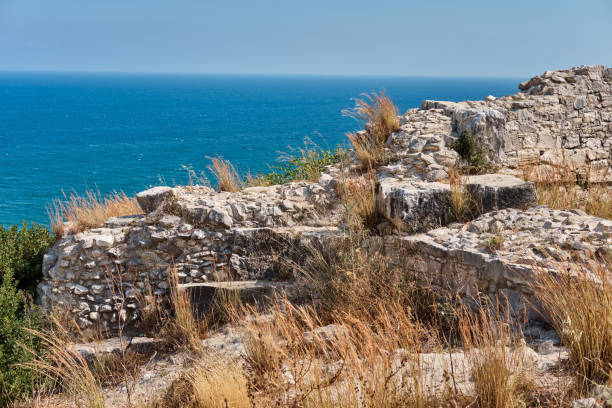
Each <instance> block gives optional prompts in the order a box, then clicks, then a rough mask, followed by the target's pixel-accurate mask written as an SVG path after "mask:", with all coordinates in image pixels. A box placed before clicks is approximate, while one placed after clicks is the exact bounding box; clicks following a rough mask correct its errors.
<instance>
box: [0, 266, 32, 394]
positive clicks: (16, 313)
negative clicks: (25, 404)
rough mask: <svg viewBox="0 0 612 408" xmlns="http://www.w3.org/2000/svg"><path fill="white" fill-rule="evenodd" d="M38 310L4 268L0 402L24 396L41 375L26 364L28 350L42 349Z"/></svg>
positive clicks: (0, 292) (0, 304)
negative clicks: (34, 331) (38, 331)
mask: <svg viewBox="0 0 612 408" xmlns="http://www.w3.org/2000/svg"><path fill="white" fill-rule="evenodd" d="M41 326H42V313H41V311H40V310H39V308H38V307H36V306H33V305H32V303H31V302H30V300H29V299H28V297H27V296H26V295H25V294H24V292H23V291H21V290H19V289H18V288H17V286H16V281H15V279H14V278H13V270H12V269H10V268H9V269H6V270H4V273H3V276H2V286H0V405H1V406H5V405H6V404H7V403H9V402H10V401H14V400H16V399H19V398H25V397H27V396H28V395H30V394H31V393H32V391H34V389H35V387H36V386H37V385H39V384H40V382H41V376H40V375H39V374H38V373H37V371H36V370H34V369H32V368H31V367H29V366H28V364H29V363H31V362H32V361H33V359H34V357H33V354H32V353H31V351H34V352H39V351H40V350H41V349H42V343H41V341H40V338H39V337H38V336H36V335H35V334H33V332H32V331H33V330H40V328H41Z"/></svg>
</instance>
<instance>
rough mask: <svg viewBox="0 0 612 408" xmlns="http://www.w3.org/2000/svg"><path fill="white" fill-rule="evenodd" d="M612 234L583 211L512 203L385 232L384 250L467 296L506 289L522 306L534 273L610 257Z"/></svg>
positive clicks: (605, 223) (610, 223) (516, 304)
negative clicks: (438, 223)
mask: <svg viewBox="0 0 612 408" xmlns="http://www.w3.org/2000/svg"><path fill="white" fill-rule="evenodd" d="M611 233H612V221H610V220H604V219H601V218H597V217H593V216H590V215H587V214H585V213H584V212H582V211H580V210H571V211H561V210H551V209H548V208H546V207H537V208H532V209H530V210H527V211H521V210H517V209H505V210H501V211H493V212H489V213H486V214H484V215H482V216H480V217H479V218H477V219H475V220H473V221H471V222H469V223H467V224H458V223H455V224H453V225H451V226H448V227H443V228H438V229H434V230H431V231H429V232H427V233H424V234H417V235H410V236H397V235H395V236H388V237H385V238H384V250H385V253H386V254H387V255H388V256H389V257H390V258H391V259H393V260H394V261H395V263H396V264H397V265H400V266H401V267H403V268H406V269H407V270H409V271H413V272H417V274H418V276H421V278H422V279H423V280H424V281H427V282H428V283H430V284H434V285H436V286H439V287H441V288H445V289H447V290H449V291H450V292H452V293H453V294H455V295H459V296H461V297H462V298H463V299H468V300H470V299H471V300H473V301H476V300H477V298H478V296H479V295H481V294H486V295H489V296H491V297H495V296H498V295H501V296H503V297H504V298H507V299H508V300H509V301H510V303H511V304H512V305H513V306H514V308H515V309H519V308H520V307H521V306H523V305H525V300H528V301H532V303H533V301H534V299H532V290H531V287H530V283H531V282H532V279H531V277H532V276H533V274H534V273H544V272H546V271H552V270H555V269H562V268H565V267H567V263H568V262H576V261H580V262H582V263H584V265H587V266H588V265H589V263H590V262H594V261H595V262H596V261H597V260H602V259H606V257H608V256H609V248H610V245H612V234H611ZM536 317H541V316H536Z"/></svg>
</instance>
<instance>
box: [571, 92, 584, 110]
mask: <svg viewBox="0 0 612 408" xmlns="http://www.w3.org/2000/svg"><path fill="white" fill-rule="evenodd" d="M586 105H587V100H586V96H583V95H581V96H578V97H577V98H576V100H575V101H574V109H583V108H585V107H586Z"/></svg>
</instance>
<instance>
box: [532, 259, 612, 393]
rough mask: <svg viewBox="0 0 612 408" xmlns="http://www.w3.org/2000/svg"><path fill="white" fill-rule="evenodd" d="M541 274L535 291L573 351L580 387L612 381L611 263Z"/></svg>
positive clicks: (557, 267)
mask: <svg viewBox="0 0 612 408" xmlns="http://www.w3.org/2000/svg"><path fill="white" fill-rule="evenodd" d="M554 269H555V272H554V273H551V272H550V271H548V270H541V271H538V273H537V274H536V277H535V280H534V283H533V289H534V292H535V296H536V299H537V300H538V301H539V303H540V304H541V306H542V308H543V310H544V313H545V316H548V317H549V318H550V319H551V321H552V323H553V325H554V327H555V329H556V330H557V332H558V333H559V335H560V336H561V341H562V342H563V344H564V345H565V346H566V347H567V349H568V351H569V358H570V362H571V364H572V366H573V371H574V373H575V375H576V377H577V380H578V383H579V385H580V386H581V387H582V388H583V389H588V388H589V387H590V386H592V385H593V384H608V383H609V382H610V381H611V380H612V377H611V376H612V282H611V280H610V272H611V269H610V263H609V260H607V261H604V262H601V263H594V264H591V265H590V266H585V265H579V264H573V263H571V264H569V265H565V264H557V265H555V266H554Z"/></svg>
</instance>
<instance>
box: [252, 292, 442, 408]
mask: <svg viewBox="0 0 612 408" xmlns="http://www.w3.org/2000/svg"><path fill="white" fill-rule="evenodd" d="M371 316H377V318H376V319H373V320H370V319H363V318H362V317H360V316H356V315H352V314H349V313H344V312H342V311H339V312H338V313H337V315H336V317H335V321H334V324H335V325H334V326H329V327H328V328H327V330H317V328H319V327H321V325H322V320H321V319H320V317H319V316H318V313H317V312H316V310H315V309H313V308H311V307H299V306H295V305H292V304H291V303H289V302H288V301H287V300H286V299H283V300H280V301H279V303H277V304H276V305H275V306H274V307H273V309H272V311H271V316H270V317H268V318H265V317H264V316H257V315H256V316H253V317H252V318H251V319H250V320H249V324H248V329H249V333H250V334H249V336H250V340H249V341H248V342H247V347H246V354H247V365H248V367H249V368H250V369H251V370H253V373H254V374H253V376H252V381H254V382H253V383H252V384H253V386H254V390H255V393H254V395H255V402H256V404H255V405H256V406H267V405H266V403H269V402H270V401H277V402H279V404H280V405H279V406H305V407H322V406H329V407H332V406H333V407H382V408H386V407H389V408H391V407H400V406H401V407H425V406H435V405H434V404H431V402H432V401H433V400H434V397H433V396H431V395H428V394H427V393H426V391H425V386H424V385H425V384H424V382H423V378H421V377H422V373H421V370H420V363H419V359H418V357H417V356H418V354H417V352H418V350H419V349H420V346H419V342H420V339H421V337H422V333H423V331H422V328H421V327H420V326H419V325H418V324H416V323H415V322H414V320H413V319H412V316H411V315H410V312H409V311H408V310H407V309H406V308H404V307H401V305H397V304H395V305H393V304H385V305H379V306H378V307H377V308H375V309H373V310H371ZM304 332H308V335H305V334H304ZM398 350H403V351H402V352H401V353H398V352H397V351H398ZM285 373H287V374H286V375H284V374H285ZM288 378H291V380H288Z"/></svg>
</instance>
